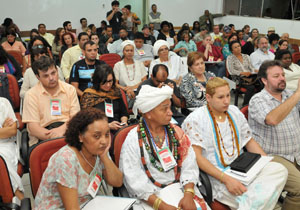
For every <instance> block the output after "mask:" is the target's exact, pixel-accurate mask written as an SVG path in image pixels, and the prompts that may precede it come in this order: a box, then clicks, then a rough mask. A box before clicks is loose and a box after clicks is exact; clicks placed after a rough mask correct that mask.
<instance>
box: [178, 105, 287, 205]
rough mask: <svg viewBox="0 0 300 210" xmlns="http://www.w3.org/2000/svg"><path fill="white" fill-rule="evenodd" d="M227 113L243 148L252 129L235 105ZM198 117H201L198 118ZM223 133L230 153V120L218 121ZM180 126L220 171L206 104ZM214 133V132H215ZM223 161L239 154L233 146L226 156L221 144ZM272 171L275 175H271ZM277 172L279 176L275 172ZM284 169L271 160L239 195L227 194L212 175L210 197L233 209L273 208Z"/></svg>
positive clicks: (222, 168)
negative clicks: (245, 190) (211, 193)
mask: <svg viewBox="0 0 300 210" xmlns="http://www.w3.org/2000/svg"><path fill="white" fill-rule="evenodd" d="M228 113H229V115H230V116H231V118H232V120H233V123H234V125H235V128H236V131H237V136H238V140H239V148H240V151H241V152H242V148H243V147H244V146H245V145H246V144H247V143H248V142H249V140H251V138H252V132H251V129H250V127H249V125H248V123H247V120H246V118H245V117H244V115H243V114H242V113H241V112H240V111H239V109H238V108H237V107H236V106H233V105H230V106H229V109H228ZM200 119H201V120H200ZM217 123H218V126H219V128H220V133H221V134H222V138H223V142H224V147H225V148H226V151H227V152H228V154H232V152H233V146H232V134H231V129H230V126H229V120H228V118H226V120H225V121H224V122H217ZM182 129H183V130H184V132H185V133H186V134H187V135H188V136H189V138H190V140H191V142H192V144H193V145H197V146H200V147H201V148H202V155H203V156H204V157H205V158H206V159H207V160H208V161H209V162H211V163H212V164H213V165H214V166H215V167H216V168H218V169H219V170H221V171H222V170H224V166H223V165H222V164H221V161H220V158H219V156H220V155H219V152H216V151H218V149H217V148H218V146H217V143H216V138H215V134H214V133H215V132H214V129H213V124H212V119H211V117H210V114H209V112H208V109H207V106H203V107H200V108H198V109H197V110H195V111H194V112H193V113H191V114H190V115H189V116H188V117H187V118H186V119H185V121H184V122H183V124H182ZM216 132H217V131H216ZM221 150H222V154H223V157H224V161H225V163H226V164H227V165H228V164H230V163H231V162H232V161H233V160H235V159H236V158H237V156H238V153H237V149H236V145H235V152H234V155H232V157H229V156H228V155H227V154H226V153H225V151H224V149H223V148H222V147H221ZM274 172H275V174H273V173H274ZM278 173H280V175H278ZM286 175H287V174H286V169H285V168H284V167H283V166H282V165H281V164H278V163H274V162H270V163H268V164H267V165H266V166H265V168H264V169H263V170H262V171H261V172H260V174H259V175H258V176H257V178H256V179H255V180H254V181H253V182H252V183H251V184H250V185H248V186H246V187H247V192H245V193H244V194H243V195H241V196H233V195H232V194H230V193H229V192H228V190H227V188H226V186H225V185H224V184H222V183H221V182H220V181H219V180H217V179H215V178H214V177H212V176H209V179H210V181H211V184H212V190H213V199H216V200H218V201H220V202H222V203H225V204H227V205H228V206H230V207H232V208H236V209H241V210H242V209H273V208H274V206H275V205H276V203H277V199H278V197H279V195H280V193H281V191H282V189H283V186H284V184H285V182H286Z"/></svg>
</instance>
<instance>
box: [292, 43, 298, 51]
mask: <svg viewBox="0 0 300 210" xmlns="http://www.w3.org/2000/svg"><path fill="white" fill-rule="evenodd" d="M291 46H292V49H293V50H294V52H299V46H298V45H297V44H291Z"/></svg>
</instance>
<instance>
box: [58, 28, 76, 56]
mask: <svg viewBox="0 0 300 210" xmlns="http://www.w3.org/2000/svg"><path fill="white" fill-rule="evenodd" d="M61 41H62V47H61V49H60V58H62V56H63V54H64V52H65V51H66V50H67V49H69V48H71V47H74V46H75V45H76V44H75V39H74V37H73V36H72V34H70V33H68V32H66V33H64V34H63V35H62V40H61Z"/></svg>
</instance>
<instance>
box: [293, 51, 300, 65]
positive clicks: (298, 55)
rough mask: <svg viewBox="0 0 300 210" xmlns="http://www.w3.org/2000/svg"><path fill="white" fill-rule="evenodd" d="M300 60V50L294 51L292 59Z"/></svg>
mask: <svg viewBox="0 0 300 210" xmlns="http://www.w3.org/2000/svg"><path fill="white" fill-rule="evenodd" d="M299 60H300V52H299V51H298V52H294V53H293V54H292V61H293V63H296V64H297V63H298V62H299Z"/></svg>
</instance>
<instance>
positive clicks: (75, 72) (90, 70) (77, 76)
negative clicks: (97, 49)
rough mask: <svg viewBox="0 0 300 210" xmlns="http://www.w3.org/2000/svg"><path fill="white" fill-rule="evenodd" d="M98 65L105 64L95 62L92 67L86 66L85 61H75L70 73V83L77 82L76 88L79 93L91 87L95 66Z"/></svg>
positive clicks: (98, 61)
mask: <svg viewBox="0 0 300 210" xmlns="http://www.w3.org/2000/svg"><path fill="white" fill-rule="evenodd" d="M100 64H105V62H104V61H100V60H96V61H95V64H94V65H87V64H86V62H85V59H82V60H80V61H77V62H76V63H74V65H73V67H72V70H71V73H70V83H71V82H78V83H79V86H78V88H79V89H80V90H81V91H84V90H85V89H87V88H89V87H92V85H93V84H92V75H93V74H94V71H95V69H96V66H97V65H100Z"/></svg>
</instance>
